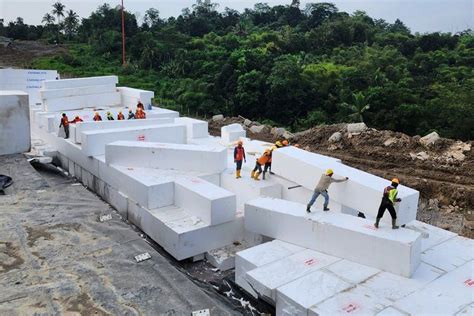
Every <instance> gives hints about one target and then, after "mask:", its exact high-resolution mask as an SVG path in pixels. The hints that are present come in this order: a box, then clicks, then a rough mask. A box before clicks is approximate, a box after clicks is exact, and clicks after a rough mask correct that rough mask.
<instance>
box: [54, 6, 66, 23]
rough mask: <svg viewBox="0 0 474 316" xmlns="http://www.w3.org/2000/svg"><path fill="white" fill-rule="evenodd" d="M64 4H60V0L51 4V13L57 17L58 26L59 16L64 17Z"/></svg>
mask: <svg viewBox="0 0 474 316" xmlns="http://www.w3.org/2000/svg"><path fill="white" fill-rule="evenodd" d="M65 8H66V6H65V5H64V4H62V3H61V2H60V1H58V2H56V3H54V4H53V10H52V11H51V13H53V14H54V15H56V16H57V18H58V26H59V25H60V24H61V17H64V9H65Z"/></svg>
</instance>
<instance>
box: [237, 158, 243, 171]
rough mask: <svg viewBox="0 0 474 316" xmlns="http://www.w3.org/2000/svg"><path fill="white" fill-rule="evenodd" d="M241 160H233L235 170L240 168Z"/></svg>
mask: <svg viewBox="0 0 474 316" xmlns="http://www.w3.org/2000/svg"><path fill="white" fill-rule="evenodd" d="M242 162H243V160H236V161H235V169H236V170H241V169H242Z"/></svg>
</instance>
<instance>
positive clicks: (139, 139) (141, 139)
mask: <svg viewBox="0 0 474 316" xmlns="http://www.w3.org/2000/svg"><path fill="white" fill-rule="evenodd" d="M137 139H138V141H139V142H144V141H145V135H139V136H138V137H137Z"/></svg>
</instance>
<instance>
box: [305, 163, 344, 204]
mask: <svg viewBox="0 0 474 316" xmlns="http://www.w3.org/2000/svg"><path fill="white" fill-rule="evenodd" d="M333 174H334V171H333V170H332V169H328V170H326V173H325V174H323V175H322V176H321V178H320V179H319V182H318V184H317V185H316V188H315V189H314V193H313V196H312V197H311V200H310V201H309V203H308V206H307V207H306V212H308V213H311V206H313V204H314V202H315V201H316V199H317V198H318V196H319V195H322V196H323V197H324V209H323V210H324V211H329V208H328V204H329V195H328V189H329V186H330V185H331V183H334V182H345V181H347V180H349V178H348V177H345V178H344V179H334V178H333V177H332V176H333Z"/></svg>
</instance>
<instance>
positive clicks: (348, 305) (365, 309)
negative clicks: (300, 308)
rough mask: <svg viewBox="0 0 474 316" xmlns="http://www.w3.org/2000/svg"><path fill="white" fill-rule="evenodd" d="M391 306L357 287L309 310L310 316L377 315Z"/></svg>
mask: <svg viewBox="0 0 474 316" xmlns="http://www.w3.org/2000/svg"><path fill="white" fill-rule="evenodd" d="M389 305H391V302H390V301H389V300H386V299H384V298H381V297H379V296H378V295H377V293H374V292H372V291H371V290H370V289H367V288H366V287H363V286H357V287H355V288H353V289H350V290H347V291H344V292H341V293H339V294H336V295H335V296H334V297H332V298H329V299H327V300H325V301H324V302H322V303H320V304H317V305H316V306H314V307H312V308H311V309H309V311H308V315H309V316H319V315H360V316H362V315H364V316H365V315H375V314H377V313H378V312H381V311H382V310H383V309H384V308H385V307H387V306H389Z"/></svg>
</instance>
